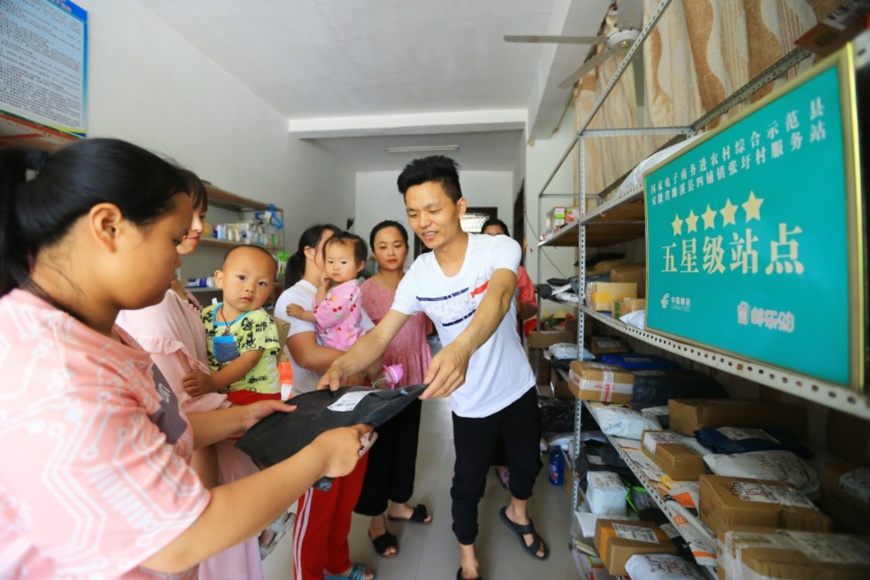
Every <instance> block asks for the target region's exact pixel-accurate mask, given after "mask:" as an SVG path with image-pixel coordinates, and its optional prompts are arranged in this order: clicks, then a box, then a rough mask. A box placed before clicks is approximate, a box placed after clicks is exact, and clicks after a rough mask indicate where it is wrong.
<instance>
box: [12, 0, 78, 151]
mask: <svg viewBox="0 0 870 580" xmlns="http://www.w3.org/2000/svg"><path fill="white" fill-rule="evenodd" d="M87 32H88V15H87V12H85V11H84V10H83V9H81V8H80V7H79V6H77V5H75V4H73V3H72V2H67V1H65V0H0V81H2V82H0V113H6V114H7V115H6V116H7V117H9V118H12V119H21V120H23V121H25V122H32V123H35V124H37V125H41V126H45V127H49V128H51V129H55V130H57V131H61V132H63V133H67V134H70V135H75V136H77V137H84V136H85V134H86V133H87V114H86V84H87V83H86V80H87V52H88V51H87V48H88V44H87V39H88V34H87Z"/></svg>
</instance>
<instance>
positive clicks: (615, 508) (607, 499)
mask: <svg viewBox="0 0 870 580" xmlns="http://www.w3.org/2000/svg"><path fill="white" fill-rule="evenodd" d="M586 478H587V485H586V501H587V502H589V510H590V511H591V512H592V513H593V514H596V515H599V516H603V515H608V516H609V515H614V516H624V515H626V510H625V494H626V490H625V484H624V483H622V480H621V479H620V478H619V476H618V475H616V474H615V473H611V472H609V471H590V472H589V473H588V474H587V475H586Z"/></svg>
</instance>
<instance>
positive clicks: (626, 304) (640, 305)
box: [613, 297, 646, 318]
mask: <svg viewBox="0 0 870 580" xmlns="http://www.w3.org/2000/svg"><path fill="white" fill-rule="evenodd" d="M636 310H646V298H630V297H629V298H623V299H622V300H618V301H617V302H614V303H613V317H614V318H621V317H623V316H625V315H626V314H631V313H632V312H635V311H636Z"/></svg>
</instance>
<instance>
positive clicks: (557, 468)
mask: <svg viewBox="0 0 870 580" xmlns="http://www.w3.org/2000/svg"><path fill="white" fill-rule="evenodd" d="M547 479H548V480H549V482H550V483H551V484H553V485H562V484H563V483H565V456H564V455H563V454H562V449H561V448H559V447H558V446H553V447H550V470H549V473H548V474H547Z"/></svg>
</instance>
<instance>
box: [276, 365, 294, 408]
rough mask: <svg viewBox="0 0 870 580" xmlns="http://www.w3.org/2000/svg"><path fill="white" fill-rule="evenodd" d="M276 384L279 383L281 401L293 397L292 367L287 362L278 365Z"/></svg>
mask: <svg viewBox="0 0 870 580" xmlns="http://www.w3.org/2000/svg"><path fill="white" fill-rule="evenodd" d="M278 382H279V383H281V400H282V401H286V400H287V399H289V398H291V397H292V396H293V365H292V364H290V361H289V360H285V361H281V362H279V363H278Z"/></svg>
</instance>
